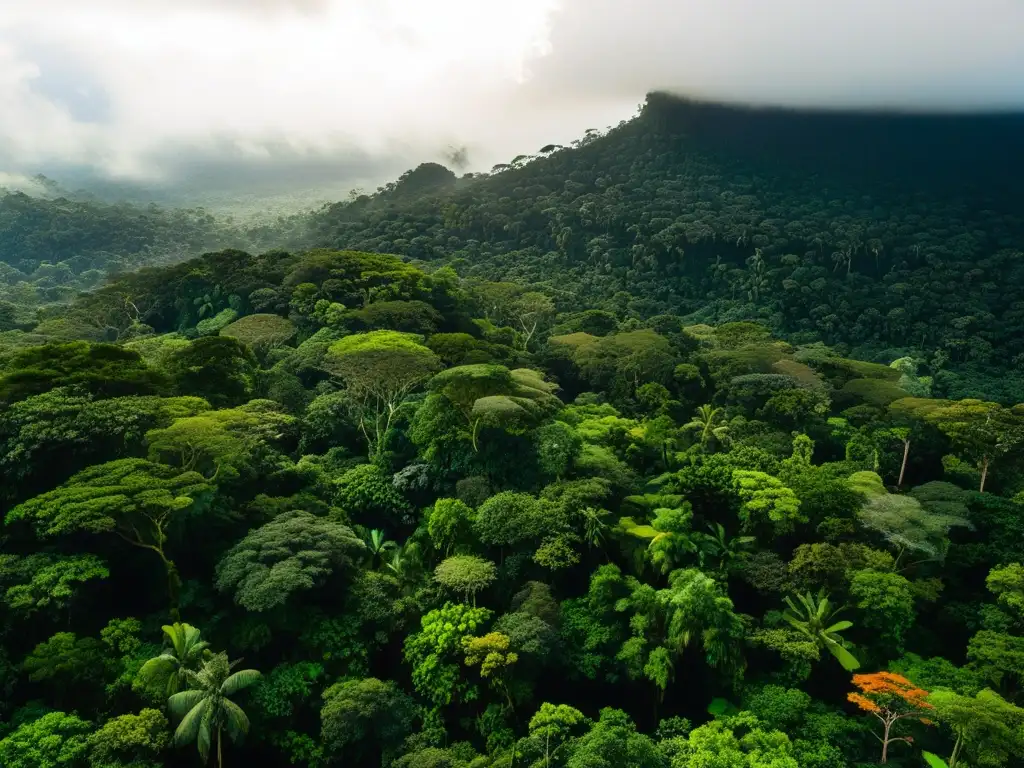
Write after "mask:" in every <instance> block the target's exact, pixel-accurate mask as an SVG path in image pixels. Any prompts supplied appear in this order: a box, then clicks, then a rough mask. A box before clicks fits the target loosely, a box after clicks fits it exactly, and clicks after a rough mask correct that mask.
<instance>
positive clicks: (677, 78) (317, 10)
mask: <svg viewBox="0 0 1024 768" xmlns="http://www.w3.org/2000/svg"><path fill="white" fill-rule="evenodd" d="M1021 29H1024V4H1022V3H1020V2H1018V1H1017V0H899V1H898V2H893V1H892V0H889V1H888V2H882V1H881V0H860V2H850V1H849V0H830V2H828V3H821V2H811V1H810V0H774V2H771V3H768V2H763V1H762V0H689V1H688V2H685V3H683V2H678V0H631V2H629V3H624V2H621V0H487V2H485V3H481V2H479V0H435V2H433V3H423V2H421V1H420V0H90V2H89V3H82V2H80V0H31V2H30V1H29V0H11V2H8V3H3V4H2V6H0V104H3V110H2V112H0V172H4V173H8V174H19V175H26V174H27V175H29V176H31V175H32V174H34V173H37V172H44V173H45V172H55V170H60V169H68V168H76V169H79V170H80V171H82V172H83V173H84V172H86V171H88V172H90V173H93V174H99V175H105V176H108V177H112V178H122V179H129V180H134V181H141V182H145V183H149V184H153V185H160V184H164V185H170V186H175V187H187V186H192V187H198V186H202V187H206V188H210V189H218V188H220V189H230V188H237V189H240V190H244V191H247V192H253V191H254V190H260V189H264V188H270V187H272V186H274V185H278V189H282V188H286V187H287V188H291V187H295V188H300V187H303V186H305V187H310V186H323V187H325V188H326V187H334V186H338V185H343V184H345V183H347V182H349V181H351V182H353V185H355V184H356V183H357V184H359V185H360V186H367V185H368V183H369V184H370V185H372V184H374V183H378V182H380V181H384V180H386V179H388V178H392V177H393V176H394V175H395V174H396V173H397V172H399V171H400V170H401V169H403V168H407V167H410V166H411V165H414V164H415V163H417V162H420V161H424V160H438V161H442V162H444V161H446V159H447V160H448V161H452V160H458V161H459V163H456V164H461V165H463V166H464V167H465V168H466V169H471V170H479V169H486V168H488V167H490V165H491V164H493V163H495V162H501V161H507V160H508V159H510V158H511V157H513V156H514V155H517V154H520V153H522V152H531V151H536V149H538V148H539V147H540V146H542V145H543V144H546V143H549V142H558V143H565V142H568V141H569V140H571V139H572V138H574V137H575V136H578V135H579V134H580V133H582V131H583V130H585V129H587V128H591V127H598V128H601V127H604V126H606V125H609V124H614V123H617V122H618V121H619V120H620V119H624V118H627V117H629V116H630V115H631V114H632V113H633V112H634V110H635V107H636V105H637V104H638V103H639V102H641V101H642V100H643V97H644V94H645V93H646V92H647V91H650V90H654V89H660V90H669V91H673V92H676V93H680V94H683V95H689V96H693V97H698V98H707V99H714V100H726V101H739V102H746V103H754V104H777V105H786V106H797V107H829V108H866V107H871V108H886V109H899V110H917V111H921V110H941V111H969V110H988V109H1002V110H1006V109H1022V108H1024V46H1022V45H1021V44H1020V40H1019V34H1020V30H1021Z"/></svg>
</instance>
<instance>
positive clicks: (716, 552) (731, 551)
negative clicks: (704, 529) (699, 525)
mask: <svg viewBox="0 0 1024 768" xmlns="http://www.w3.org/2000/svg"><path fill="white" fill-rule="evenodd" d="M708 530H709V531H711V533H698V534H696V536H697V537H698V539H697V540H698V553H699V556H700V566H701V567H702V568H703V567H704V558H705V557H713V558H715V559H717V560H718V570H720V571H724V570H726V569H727V568H728V566H729V565H730V564H731V563H733V562H736V561H737V560H740V559H742V558H743V557H744V556H745V555H746V554H747V553H746V552H745V551H744V550H745V549H746V548H747V547H748V546H750V545H751V544H753V543H754V542H755V541H757V539H756V538H755V537H753V536H735V537H733V538H731V539H730V538H729V537H728V536H726V534H725V528H724V527H722V524H721V523H708Z"/></svg>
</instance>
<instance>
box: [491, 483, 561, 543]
mask: <svg viewBox="0 0 1024 768" xmlns="http://www.w3.org/2000/svg"><path fill="white" fill-rule="evenodd" d="M473 528H474V530H475V531H476V534H477V536H479V537H480V541H482V542H483V543H484V544H490V545H492V546H499V547H509V546H513V545H515V544H518V543H519V542H521V541H526V540H528V539H532V538H536V537H539V536H540V535H542V534H543V533H545V532H546V530H547V529H548V528H549V524H548V520H547V515H546V514H545V506H544V504H543V502H541V501H540V500H538V499H536V498H534V497H533V496H531V495H530V494H528V493H516V492H515V491H503V492H501V493H498V494H495V495H494V496H492V497H491V498H489V499H488V500H487V501H485V502H484V503H483V504H481V505H480V508H479V509H478V510H477V513H476V521H475V522H474V523H473Z"/></svg>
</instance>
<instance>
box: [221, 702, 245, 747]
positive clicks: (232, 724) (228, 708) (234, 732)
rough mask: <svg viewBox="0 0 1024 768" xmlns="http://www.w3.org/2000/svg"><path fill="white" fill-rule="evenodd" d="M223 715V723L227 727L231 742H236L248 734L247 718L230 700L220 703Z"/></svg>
mask: <svg viewBox="0 0 1024 768" xmlns="http://www.w3.org/2000/svg"><path fill="white" fill-rule="evenodd" d="M220 705H221V710H222V712H223V713H224V723H225V725H226V726H227V731H228V736H230V737H231V740H232V741H236V742H237V741H238V740H239V739H240V738H242V736H244V735H245V734H247V733H248V732H249V717H248V716H247V715H246V714H245V712H243V711H242V708H241V707H240V706H238V705H237V704H235V702H233V701H231V700H230V699H224V700H223V701H221V703H220Z"/></svg>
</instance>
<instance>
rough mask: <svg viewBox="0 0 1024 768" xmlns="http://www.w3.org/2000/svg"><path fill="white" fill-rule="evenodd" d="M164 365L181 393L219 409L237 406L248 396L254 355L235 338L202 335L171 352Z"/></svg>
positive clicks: (253, 369) (252, 380) (254, 359)
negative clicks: (198, 398) (194, 396)
mask: <svg viewBox="0 0 1024 768" xmlns="http://www.w3.org/2000/svg"><path fill="white" fill-rule="evenodd" d="M166 368H167V373H168V374H169V375H170V376H171V378H172V380H173V381H174V383H175V384H176V385H177V388H178V390H179V391H180V392H181V393H182V394H185V395H196V396H197V397H201V398H203V399H204V400H207V401H208V402H209V403H210V404H211V405H213V406H214V407H217V408H223V407H225V406H234V405H241V404H242V403H244V402H245V401H246V400H248V399H249V397H250V396H251V395H252V391H253V386H254V383H255V382H254V378H253V377H254V375H255V370H256V358H255V356H254V355H253V353H252V351H251V350H250V349H249V348H248V347H246V346H245V345H244V344H242V343H241V342H240V341H239V340H238V339H233V338H229V337H227V336H203V337H201V338H198V339H195V340H194V341H192V342H191V343H190V344H189V345H188V346H187V347H184V348H182V349H180V350H178V351H176V352H172V353H171V354H170V355H169V356H168V359H167V363H166Z"/></svg>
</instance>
